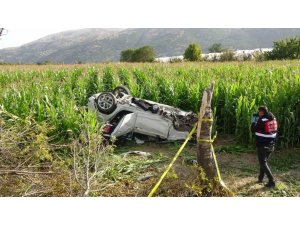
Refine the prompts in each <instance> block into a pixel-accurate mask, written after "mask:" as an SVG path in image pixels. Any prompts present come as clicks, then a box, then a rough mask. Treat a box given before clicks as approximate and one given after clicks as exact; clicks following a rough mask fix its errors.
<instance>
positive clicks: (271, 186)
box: [265, 180, 276, 188]
mask: <svg viewBox="0 0 300 225" xmlns="http://www.w3.org/2000/svg"><path fill="white" fill-rule="evenodd" d="M275 185H276V183H275V181H274V180H269V183H267V184H266V185H265V187H268V188H273V187H275Z"/></svg>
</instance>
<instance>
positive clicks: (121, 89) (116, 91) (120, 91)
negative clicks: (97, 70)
mask: <svg viewBox="0 0 300 225" xmlns="http://www.w3.org/2000/svg"><path fill="white" fill-rule="evenodd" d="M113 94H114V95H115V96H116V97H122V96H123V94H126V95H131V93H130V91H129V89H128V88H127V87H126V86H118V87H116V88H115V89H114V90H113Z"/></svg>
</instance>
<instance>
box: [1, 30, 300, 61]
mask: <svg viewBox="0 0 300 225" xmlns="http://www.w3.org/2000/svg"><path fill="white" fill-rule="evenodd" d="M296 35H300V29H225V28H221V29H210V28H205V29H202V28H197V29H196V28H195V29H188V28H184V29H180V28H176V29H169V28H152V29H150V28H141V29H125V30H124V29H100V28H92V29H81V30H73V31H66V32H62V33H58V34H52V35H49V36H46V37H44V38H41V39H39V40H36V41H33V42H31V43H28V44H26V45H23V46H20V47H17V48H8V49H2V50H0V62H1V61H3V62H16V63H37V62H42V61H46V60H50V61H52V62H63V63H66V64H69V63H76V62H78V61H82V62H101V61H118V60H119V57H120V52H121V51H122V50H124V49H127V48H138V47H141V46H143V45H151V46H153V47H154V49H155V50H156V53H157V56H158V57H163V56H174V55H182V54H183V52H184V50H185V48H186V47H187V45H188V44H189V43H191V42H199V43H200V44H201V46H202V48H203V51H204V52H207V51H208V48H209V46H210V45H212V44H213V43H216V42H219V43H222V44H223V46H225V47H227V48H232V49H254V48H269V47H272V46H273V42H274V41H276V40H278V39H282V38H286V37H291V36H296Z"/></svg>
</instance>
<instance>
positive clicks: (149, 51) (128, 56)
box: [120, 46, 156, 62]
mask: <svg viewBox="0 0 300 225" xmlns="http://www.w3.org/2000/svg"><path fill="white" fill-rule="evenodd" d="M155 57H156V54H155V51H154V49H153V48H152V47H151V46H144V47H141V48H138V49H127V50H125V51H122V52H121V58H120V61H121V62H154V60H155Z"/></svg>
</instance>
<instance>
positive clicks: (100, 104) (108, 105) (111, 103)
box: [96, 92, 117, 114]
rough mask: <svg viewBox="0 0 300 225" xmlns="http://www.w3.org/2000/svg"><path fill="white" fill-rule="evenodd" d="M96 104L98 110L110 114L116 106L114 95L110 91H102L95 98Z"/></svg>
mask: <svg viewBox="0 0 300 225" xmlns="http://www.w3.org/2000/svg"><path fill="white" fill-rule="evenodd" d="M96 106H97V109H98V110H99V112H101V113H103V114H111V113H113V112H114V111H115V109H116V108H117V101H116V97H115V96H114V95H113V94H112V93H110V92H103V93H101V94H100V95H99V96H98V97H97V98H96Z"/></svg>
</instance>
